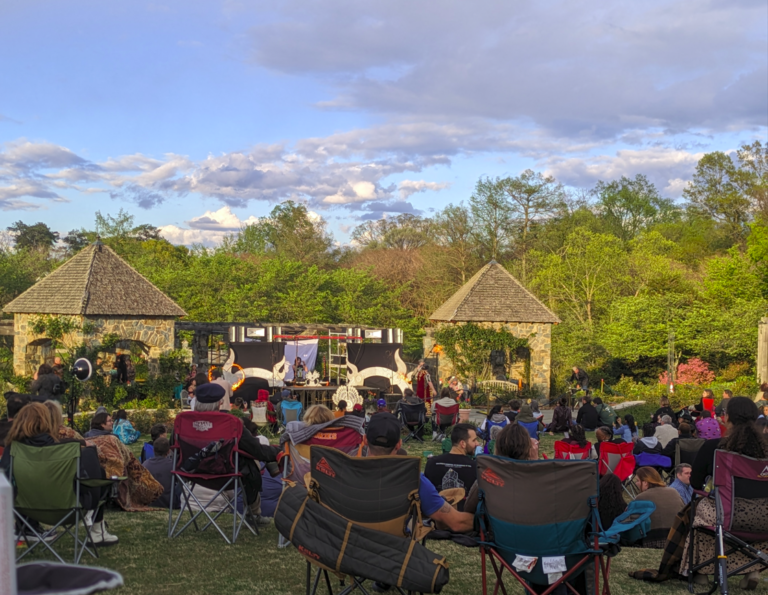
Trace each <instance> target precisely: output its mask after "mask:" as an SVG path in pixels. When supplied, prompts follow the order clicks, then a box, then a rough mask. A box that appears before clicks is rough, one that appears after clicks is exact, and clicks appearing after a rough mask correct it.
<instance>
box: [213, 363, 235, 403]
mask: <svg viewBox="0 0 768 595" xmlns="http://www.w3.org/2000/svg"><path fill="white" fill-rule="evenodd" d="M211 378H213V380H211V382H212V383H213V384H218V385H219V386H221V387H222V388H223V389H224V398H223V399H222V400H221V410H222V411H229V410H230V409H231V407H232V385H231V384H230V383H229V382H227V381H226V380H224V378H223V377H222V374H221V370H220V369H219V368H214V369H213V370H211Z"/></svg>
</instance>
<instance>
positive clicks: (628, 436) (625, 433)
mask: <svg viewBox="0 0 768 595" xmlns="http://www.w3.org/2000/svg"><path fill="white" fill-rule="evenodd" d="M613 434H614V436H621V437H622V438H623V439H624V442H632V431H631V430H630V429H629V426H627V425H624V426H619V427H618V428H613Z"/></svg>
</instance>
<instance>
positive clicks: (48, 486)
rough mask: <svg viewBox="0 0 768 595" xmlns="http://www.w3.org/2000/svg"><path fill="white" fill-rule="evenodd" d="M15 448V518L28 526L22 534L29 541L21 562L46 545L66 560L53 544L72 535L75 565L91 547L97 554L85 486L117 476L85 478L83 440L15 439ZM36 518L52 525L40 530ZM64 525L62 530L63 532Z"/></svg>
mask: <svg viewBox="0 0 768 595" xmlns="http://www.w3.org/2000/svg"><path fill="white" fill-rule="evenodd" d="M10 449H11V466H10V471H11V478H12V483H13V485H14V488H15V490H16V497H15V499H14V506H13V508H14V513H15V515H16V518H17V519H18V520H19V521H20V523H21V524H22V526H23V527H24V532H23V539H24V541H25V542H26V545H27V549H26V551H24V552H23V553H22V554H21V555H19V556H18V557H17V558H16V561H17V562H18V561H19V560H21V559H22V558H24V557H25V556H27V555H28V554H29V553H30V552H31V551H33V550H34V549H35V548H36V547H37V546H39V545H40V544H42V545H44V546H45V547H46V548H47V549H48V550H49V551H50V552H51V553H52V554H53V555H54V556H55V557H56V559H57V560H58V561H59V562H61V563H62V564H63V563H64V559H63V558H62V557H61V556H60V555H59V554H58V552H56V550H55V549H54V547H53V546H54V545H55V544H56V543H58V542H59V540H60V539H61V538H62V537H64V535H67V534H69V535H71V536H72V537H73V538H74V540H75V552H74V563H75V564H79V563H80V558H82V556H83V553H84V552H86V551H87V552H88V553H89V554H90V555H91V556H93V557H94V558H97V557H98V554H97V553H96V547H95V545H94V543H93V541H92V539H91V535H90V531H88V527H87V525H86V523H85V515H84V513H83V509H82V506H81V504H80V490H81V488H101V487H105V486H108V485H111V484H113V483H114V481H116V480H110V479H86V478H81V477H80V444H79V443H77V442H68V443H65V444H56V445H53V446H27V445H25V444H22V443H20V442H14V443H13V444H11V446H10ZM103 504H104V500H103V499H101V500H100V502H99V504H98V505H99V506H101V505H103ZM33 521H34V522H36V523H40V524H43V525H51V527H50V529H47V530H44V531H40V530H38V529H37V528H36V527H35V526H34V524H33ZM81 525H82V531H83V532H82V533H81V532H80V527H81ZM59 528H62V529H63V531H61V532H59V531H58V529H59ZM28 534H31V535H32V536H33V537H35V538H36V541H31V540H30V539H29V538H28V536H27V535H28ZM52 536H53V539H52V540H51V541H50V542H48V541H46V538H50V537H52ZM89 544H90V547H89Z"/></svg>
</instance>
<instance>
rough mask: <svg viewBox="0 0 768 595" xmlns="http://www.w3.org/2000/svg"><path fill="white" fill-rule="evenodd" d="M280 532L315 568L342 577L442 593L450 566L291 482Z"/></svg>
mask: <svg viewBox="0 0 768 595" xmlns="http://www.w3.org/2000/svg"><path fill="white" fill-rule="evenodd" d="M275 526H276V527H277V530H278V531H279V532H280V533H281V534H282V535H283V536H284V537H285V538H286V539H288V540H289V541H290V542H291V543H292V544H293V546H294V547H295V548H296V549H298V550H299V553H301V554H302V555H303V556H304V557H305V558H306V559H307V560H308V561H309V562H311V563H312V564H314V565H315V566H320V567H322V568H325V569H326V570H330V571H332V572H334V573H336V574H338V575H350V576H355V577H359V578H364V579H368V580H374V581H378V582H381V583H385V584H388V585H397V586H398V587H400V588H402V589H404V590H406V591H417V592H420V593H439V592H440V590H441V589H442V588H443V586H445V585H446V584H447V583H448V563H447V562H446V560H445V558H444V557H442V556H438V555H437V554H435V553H433V552H431V551H429V550H428V549H427V548H425V547H424V546H422V545H421V544H420V543H419V542H417V541H415V540H412V539H408V538H406V537H396V536H394V535H390V534H389V533H384V532H382V531H376V530H375V529H369V528H367V527H363V526H361V525H356V524H354V523H352V522H351V521H348V520H347V519H345V518H344V517H342V516H340V515H338V514H336V513H335V512H333V511H332V510H330V509H329V508H327V507H325V506H323V505H322V504H320V503H318V502H316V501H315V500H313V499H312V498H311V497H310V496H309V494H308V492H307V489H306V487H304V486H303V485H299V484H295V483H293V482H289V483H288V485H287V487H286V489H285V490H284V491H283V493H282V495H281V496H280V501H279V502H278V504H277V509H276V510H275Z"/></svg>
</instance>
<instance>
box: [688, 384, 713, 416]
mask: <svg viewBox="0 0 768 595" xmlns="http://www.w3.org/2000/svg"><path fill="white" fill-rule="evenodd" d="M704 399H711V400H712V401H713V402H714V400H715V393H713V392H712V390H711V389H709V388H705V389H704V390H703V391H702V393H701V398H700V399H699V402H698V403H697V404H696V405H694V406H693V409H694V417H701V414H702V413H703V412H704V411H708V409H707V408H706V407H705V406H704ZM710 413H712V411H710Z"/></svg>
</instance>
